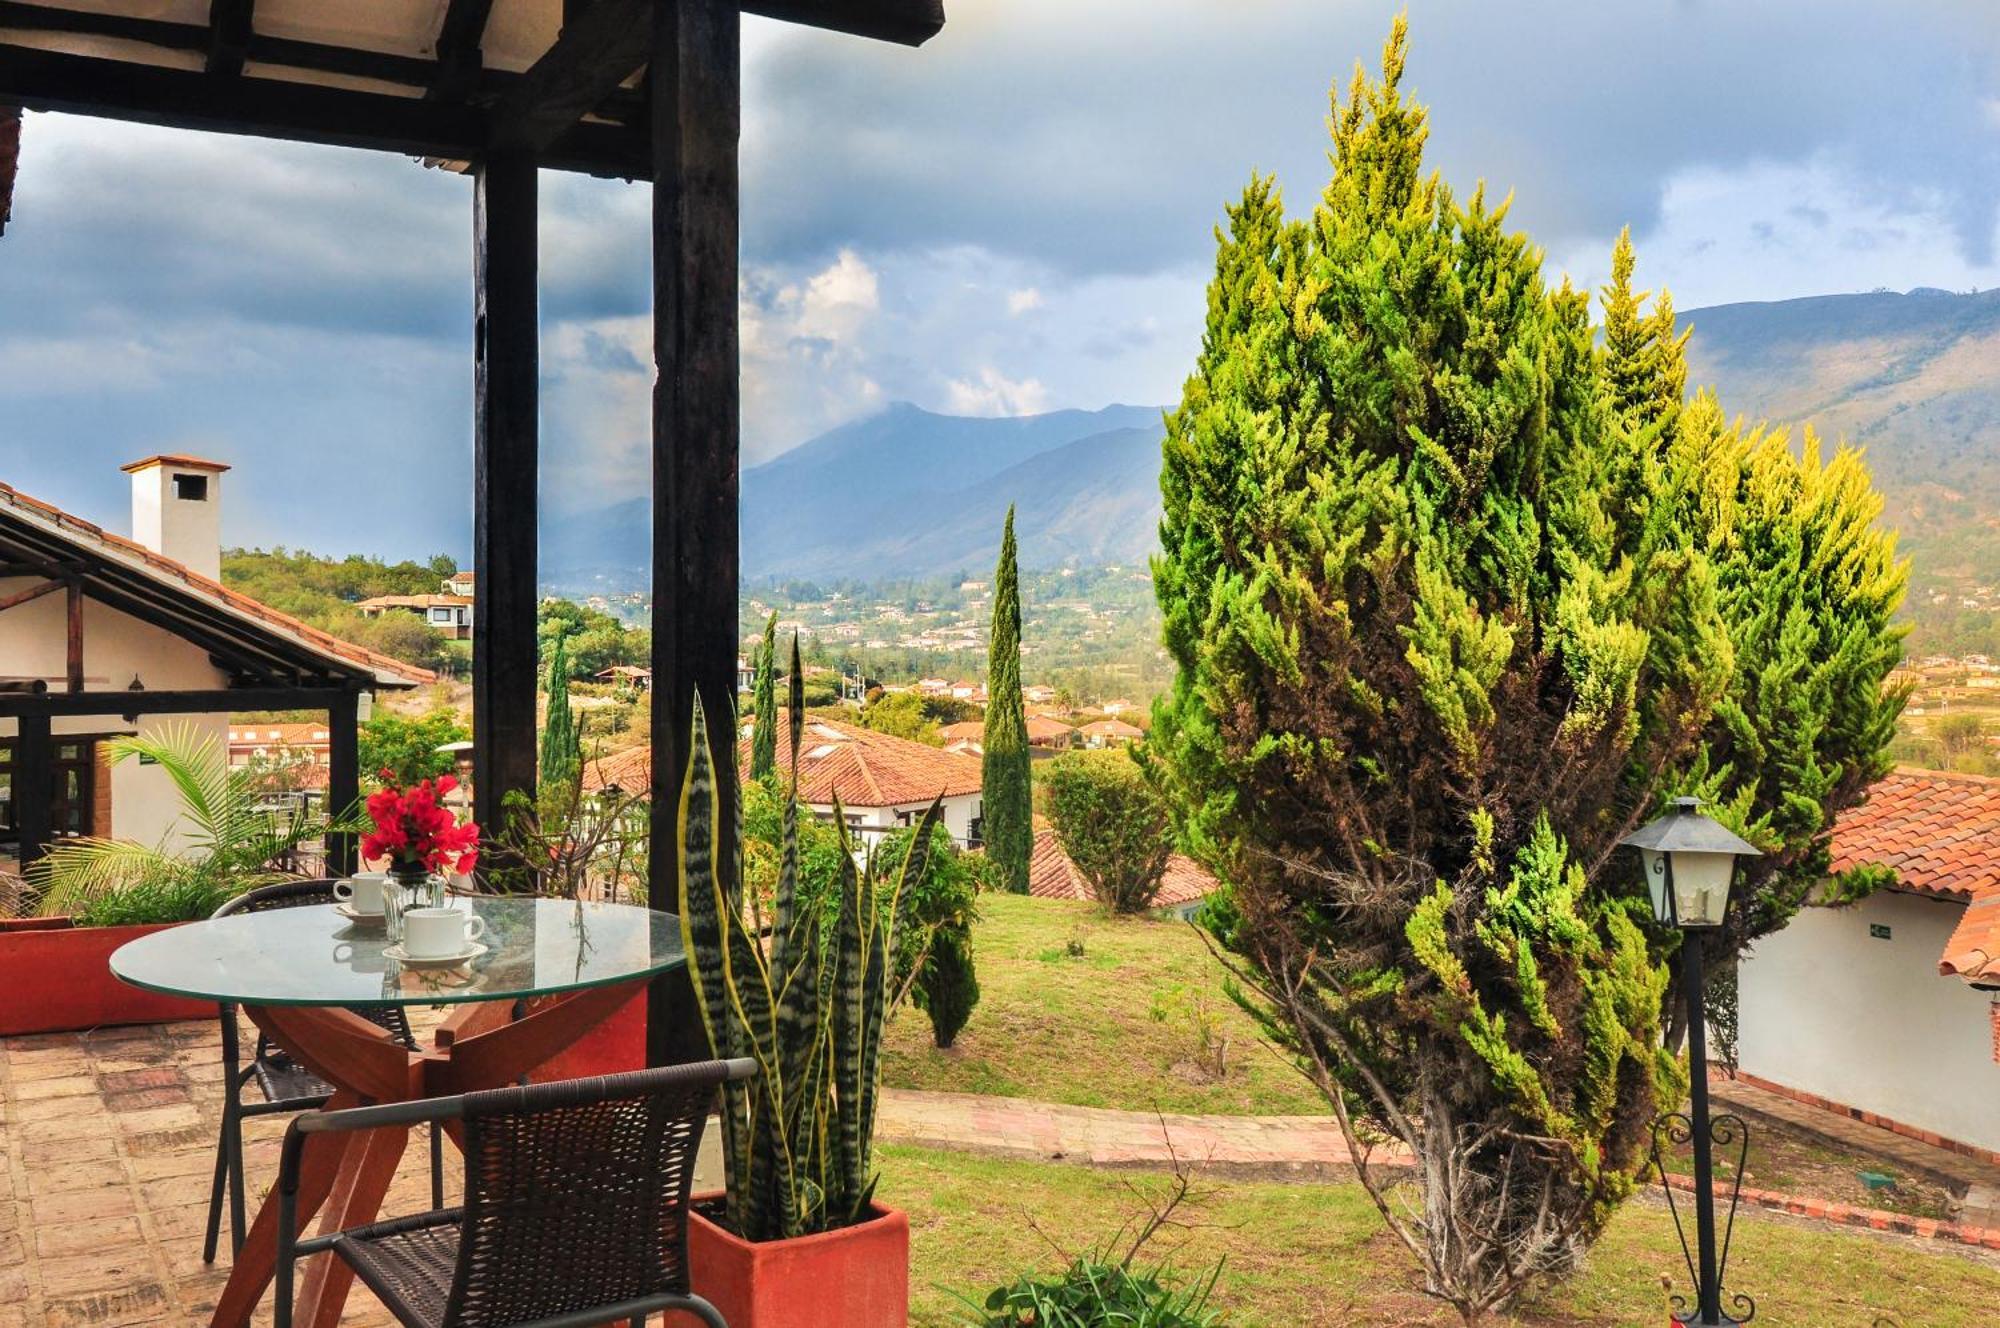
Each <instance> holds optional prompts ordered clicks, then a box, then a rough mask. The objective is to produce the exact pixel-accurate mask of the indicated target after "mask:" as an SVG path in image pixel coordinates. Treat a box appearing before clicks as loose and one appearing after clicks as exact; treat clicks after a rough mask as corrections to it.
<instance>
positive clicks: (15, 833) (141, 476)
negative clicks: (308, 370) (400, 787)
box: [0, 454, 433, 870]
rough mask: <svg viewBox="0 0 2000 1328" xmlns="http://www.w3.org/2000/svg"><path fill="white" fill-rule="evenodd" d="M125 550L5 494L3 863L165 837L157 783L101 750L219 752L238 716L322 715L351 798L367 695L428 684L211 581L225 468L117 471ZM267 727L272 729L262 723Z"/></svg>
mask: <svg viewBox="0 0 2000 1328" xmlns="http://www.w3.org/2000/svg"><path fill="white" fill-rule="evenodd" d="M124 470H125V471H126V473H127V474H129V475H130V476H131V491H132V516H131V521H132V532H133V533H132V537H131V538H127V537H125V536H122V535H117V534H113V533H112V532H110V531H108V530H105V529H103V528H102V527H100V526H98V525H95V524H93V523H92V522H89V521H86V520H84V519H83V518H82V517H79V516H75V515H73V514H71V513H69V512H65V511H62V510H61V509H59V508H56V507H54V506H53V505H51V504H49V503H45V502H42V501H40V500H38V499H35V498H31V497H29V496H28V495H26V494H24V493H21V492H19V491H18V490H15V489H13V488H11V487H9V486H7V485H5V484H0V857H4V858H5V859H6V861H5V863H4V864H0V865H3V866H4V867H5V868H6V869H8V870H12V869H14V868H15V867H17V866H18V865H19V864H21V863H22V862H25V861H31V860H33V859H34V858H36V857H38V856H40V854H41V853H42V851H43V850H44V849H45V848H46V846H47V844H48V843H49V841H50V840H52V839H54V838H57V837H59V836H65V835H85V834H90V835H103V836H110V837H115V838H120V839H134V840H140V841H143V842H146V843H155V844H156V843H162V842H167V841H170V840H171V838H172V837H173V834H174V833H175V824H176V822H177V821H178V819H179V807H180V801H179V798H178V797H177V795H176V793H175V790H174V787H173V785H172V782H171V781H170V780H169V779H168V778H167V775H166V772H165V771H163V770H162V769H160V768H159V767H158V766H155V765H149V764H144V763H141V762H138V761H129V762H121V763H119V764H117V765H115V766H114V765H112V764H111V762H110V760H109V755H108V752H107V750H106V745H107V741H108V740H109V739H111V738H114V737H117V736H120V735H126V734H135V733H147V734H161V733H165V732H167V731H169V730H173V729H187V730H191V731H192V732H193V733H194V734H195V735H196V736H199V737H207V738H209V739H211V740H212V741H214V742H215V743H216V744H217V745H218V746H225V745H226V744H227V743H228V741H229V733H230V728H231V726H230V722H229V715H230V712H231V711H235V710H307V711H319V712H322V713H323V714H324V715H325V716H326V718H325V721H324V722H323V723H321V724H320V725H319V726H318V727H319V728H321V729H324V730H325V731H326V734H327V737H326V743H327V764H328V768H329V779H330V782H331V783H332V784H333V786H334V787H335V791H336V794H337V793H338V792H339V791H340V790H346V791H347V794H348V796H347V798H345V799H343V801H351V800H352V796H353V793H354V791H355V790H356V789H357V788H358V779H359V772H358V770H357V769H356V768H355V767H356V759H355V750H356V742H357V735H356V725H357V724H358V720H359V715H360V713H361V708H362V706H363V705H364V704H365V702H364V700H363V698H364V697H367V696H368V695H370V694H372V693H375V692H378V691H382V690H384V689H394V688H408V687H414V686H417V685H419V684H420V683H425V682H429V681H431V680H432V678H433V675H431V674H430V673H428V672H426V671H424V670H423V669H419V668H414V667H411V666H410V665H406V664H403V663H400V662H399V661H397V660H394V659H390V658H389V657H387V656H385V655H381V654H378V653H376V652H374V651H371V650H366V649H363V648H362V647H360V646H356V645H353V644H351V643H348V642H345V641H341V640H338V639H336V638H335V637H332V636H330V635H328V634H327V633H325V632H322V631H319V630H318V629H316V628H312V627H309V626H307V625H306V624H304V623H302V622H300V621H298V620H297V619H295V618H292V617H290V616H288V615H286V614H283V613H280V612H278V611H277V610H276V609H273V608H270V607H269V606H267V605H264V604H261V603H259V602H258V601H256V600H253V599H251V598H249V597H248V596H246V595H242V594H239V593H237V592H236V591H232V590H229V589H227V588H226V587H224V586H223V585H222V584H221V581H220V576H221V566H222V544H221V531H222V525H221V510H222V493H223V476H224V474H225V473H226V472H227V471H228V470H229V467H228V466H227V465H224V464H222V463H221V462H216V461H208V460H204V459H202V458H200V457H192V456H185V455H179V454H172V455H161V456H152V457H148V458H146V459H145V460H143V461H135V462H133V463H132V464H131V465H129V466H126V467H124ZM267 727H268V726H267Z"/></svg>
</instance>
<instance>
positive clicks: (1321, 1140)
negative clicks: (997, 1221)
mask: <svg viewBox="0 0 2000 1328" xmlns="http://www.w3.org/2000/svg"><path fill="white" fill-rule="evenodd" d="M875 1137H876V1138H877V1139H878V1140H880V1141H882V1142H885V1143H898V1144H919V1145H922V1146H925V1147H930V1148H955V1149H960V1150H964V1151H968V1152H978V1153H992V1154H996V1155H1000V1156H1005V1157H1021V1158H1034V1159H1038V1160H1041V1161H1056V1162H1079V1163H1086V1164H1088V1165H1091V1166H1100V1167H1161V1166H1168V1165H1171V1164H1172V1162H1173V1160H1174V1159H1175V1158H1176V1157H1178V1158H1179V1159H1180V1160H1181V1161H1182V1162H1186V1163H1189V1164H1191V1165H1194V1166H1198V1167H1201V1168H1203V1169H1205V1170H1209V1171H1219V1172H1224V1173H1227V1174H1231V1175H1242V1176H1254V1177H1258V1178H1262V1179H1271V1178H1275V1177H1289V1178H1296V1179H1301V1180H1325V1179H1346V1178H1348V1177H1351V1176H1352V1175H1353V1174H1354V1165H1353V1159H1352V1158H1351V1157H1350V1156H1349V1155H1348V1151H1347V1145H1346V1143H1345V1142H1344V1141H1343V1140H1342V1139H1341V1137H1340V1127H1339V1125H1337V1124H1336V1123H1335V1122H1334V1120H1333V1119H1332V1118H1331V1117H1329V1116H1180V1115H1173V1114H1166V1115H1155V1114H1153V1113H1151V1112H1143V1111H1109V1110H1105V1109H1103V1108H1099V1107H1070V1106H1062V1105H1058V1104H1056V1103H1051V1102H1027V1101H1022V1100H1019V1099H1015V1098H1002V1097H982V1096H979V1095H977V1094H973V1093H930V1092H919V1091H916V1090H913V1089H900V1088H891V1089H885V1090H884V1091H883V1094H882V1106H881V1110H880V1114H879V1115H878V1117H877V1119H876V1123H875ZM1375 1160H1376V1161H1377V1162H1379V1163H1382V1164H1385V1165H1393V1164H1395V1163H1396V1162H1398V1161H1400V1160H1402V1158H1401V1155H1400V1154H1397V1153H1392V1152H1390V1151H1389V1150H1387V1149H1385V1150H1383V1151H1382V1152H1380V1153H1378V1154H1376V1157H1375Z"/></svg>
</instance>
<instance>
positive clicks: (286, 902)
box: [209, 878, 416, 1055]
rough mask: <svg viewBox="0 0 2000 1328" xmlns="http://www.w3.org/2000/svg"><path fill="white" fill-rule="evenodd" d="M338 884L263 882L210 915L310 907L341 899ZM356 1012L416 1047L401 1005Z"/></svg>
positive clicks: (260, 1049)
mask: <svg viewBox="0 0 2000 1328" xmlns="http://www.w3.org/2000/svg"><path fill="white" fill-rule="evenodd" d="M335 884H337V882H335V881H334V880H332V879H331V878H326V879H321V880H310V881H280V882H278V883H277V884H276V885H263V886H259V887H257V888H256V889H255V890H246V891H245V892H244V893H242V894H240V895H238V896H236V898H234V899H232V900H229V901H228V902H227V903H225V904H223V906H222V907H221V908H218V909H216V910H215V912H213V913H211V914H209V916H210V917H211V918H226V917H229V916H230V915H231V914H234V913H269V912H272V911H273V910H275V909H280V908H310V907H311V906H313V905H315V904H331V903H333V902H334V900H335V899H336V898H337V896H336V895H335V894H334V893H333V887H334V886H335ZM351 1008H352V1012H353V1013H355V1014H358V1015H360V1016H361V1017H362V1018H363V1019H366V1020H367V1021H368V1022H369V1023H371V1024H374V1025H375V1026H376V1027H377V1028H385V1029H387V1030H388V1031H389V1034H390V1036H391V1037H393V1038H395V1039H396V1041H398V1042H400V1043H402V1044H403V1045H404V1046H406V1047H410V1048H414V1047H415V1046H416V1038H415V1036H414V1035H413V1034H412V1033H411V1032H410V1020H409V1016H408V1015H406V1014H404V1013H403V1007H402V1006H400V1005H357V1006H354V1007H351ZM257 1045H258V1054H259V1055H263V1054H265V1050H264V1048H265V1046H266V1044H265V1041H264V1039H263V1038H261V1037H260V1038H258V1040H257Z"/></svg>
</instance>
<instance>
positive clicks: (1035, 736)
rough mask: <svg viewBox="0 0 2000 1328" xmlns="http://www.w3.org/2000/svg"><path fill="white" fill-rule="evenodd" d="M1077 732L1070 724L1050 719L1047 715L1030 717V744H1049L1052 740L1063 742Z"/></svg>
mask: <svg viewBox="0 0 2000 1328" xmlns="http://www.w3.org/2000/svg"><path fill="white" fill-rule="evenodd" d="M1075 732H1076V730H1075V729H1074V728H1072V727H1071V726H1069V725H1068V724H1065V723H1063V722H1062V721H1061V720H1059V719H1050V718H1049V717H1048V716H1047V715H1029V716H1028V741H1029V742H1049V741H1052V740H1061V739H1063V738H1067V737H1069V736H1070V735H1071V734H1073V733H1075Z"/></svg>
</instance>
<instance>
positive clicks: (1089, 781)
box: [1041, 751, 1173, 913]
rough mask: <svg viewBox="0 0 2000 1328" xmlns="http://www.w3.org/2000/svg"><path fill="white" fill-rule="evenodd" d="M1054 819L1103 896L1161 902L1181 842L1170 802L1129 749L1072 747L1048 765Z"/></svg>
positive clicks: (1127, 908)
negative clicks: (1171, 856) (1173, 830)
mask: <svg viewBox="0 0 2000 1328" xmlns="http://www.w3.org/2000/svg"><path fill="white" fill-rule="evenodd" d="M1041 785H1042V790H1043V794H1044V796H1045V797H1046V798H1047V807H1048V813H1049V821H1050V822H1051V823H1052V824H1053V825H1054V826H1055V830H1056V838H1057V839H1058V840H1060V841H1061V842H1062V847H1063V852H1065V853H1067V854H1069V858H1070V861H1071V862H1073V863H1075V864H1076V869H1077V871H1078V873H1080V874H1081V875H1082V877H1083V879H1084V881H1085V882H1086V883H1088V884H1089V886H1090V890H1091V893H1092V894H1093V895H1095V896H1096V897H1097V902H1098V903H1100V904H1102V905H1104V907H1106V908H1108V909H1110V910H1111V911H1113V912H1114V913H1140V912H1144V911H1145V910H1146V909H1149V908H1151V907H1152V906H1153V899H1154V897H1155V896H1157V895H1158V894H1159V893H1160V878H1161V876H1162V875H1164V874H1165V872H1166V870H1167V855H1168V853H1169V852H1170V851H1171V849H1172V847H1173V839H1172V836H1171V835H1170V834H1169V825H1168V820H1167V808H1166V804H1165V803H1164V802H1162V801H1161V800H1160V796H1159V794H1158V793H1157V792H1156V791H1154V789H1153V787H1152V785H1150V784H1149V783H1148V782H1147V781H1146V778H1145V776H1144V774H1142V773H1141V772H1140V770H1139V767H1138V766H1137V765H1135V764H1133V762H1132V759H1131V758H1130V757H1129V756H1127V755H1126V754H1125V753H1124V752H1122V751H1107V752H1070V753H1068V754H1066V755H1063V756H1058V757H1057V758H1056V759H1055V760H1053V761H1050V762H1049V763H1048V764H1047V765H1045V766H1043V767H1042V770H1041Z"/></svg>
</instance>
